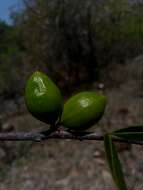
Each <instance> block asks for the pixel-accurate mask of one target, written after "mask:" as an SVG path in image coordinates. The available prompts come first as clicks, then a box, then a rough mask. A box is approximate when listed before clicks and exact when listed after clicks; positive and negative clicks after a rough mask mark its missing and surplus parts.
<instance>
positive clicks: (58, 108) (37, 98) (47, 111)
mask: <svg viewBox="0 0 143 190" xmlns="http://www.w3.org/2000/svg"><path fill="white" fill-rule="evenodd" d="M106 101H107V99H106V97H105V96H103V95H102V94H99V93H96V92H87V91H86V92H81V93H78V94H76V95H75V96H73V97H71V98H70V99H69V100H68V101H67V102H66V103H65V104H63V98H62V95H61V92H60V90H59V89H58V87H57V86H56V85H55V83H54V82H53V81H52V80H51V79H50V78H49V77H48V76H47V75H45V74H44V73H42V72H39V71H36V72H34V73H33V74H32V76H30V78H29V79H28V81H27V84H26V89H25V102H26V105H27V108H28V110H29V111H30V113H31V114H32V115H33V116H34V117H36V118H37V119H39V120H40V121H43V122H45V123H47V124H50V125H51V126H52V125H55V124H56V123H61V124H62V125H63V126H64V127H66V128H68V129H70V130H85V129H88V128H89V127H91V126H92V125H93V124H95V123H96V122H97V121H99V119H100V118H101V117H102V115H103V113H104V110H105V106H106Z"/></svg>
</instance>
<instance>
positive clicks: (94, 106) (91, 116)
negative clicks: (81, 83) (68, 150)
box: [61, 92, 107, 130]
mask: <svg viewBox="0 0 143 190" xmlns="http://www.w3.org/2000/svg"><path fill="white" fill-rule="evenodd" d="M106 102H107V98H106V97H105V96H103V95H102V94H99V93H96V92H81V93H78V94H76V95H75V96H73V97H71V98H70V99H69V100H68V101H67V102H66V103H65V105H64V109H63V113H62V117H61V122H62V124H63V125H64V126H65V127H67V128H68V129H71V130H85V129H87V128H89V127H91V126H92V125H93V124H95V123H96V122H98V121H99V119H100V118H101V117H102V115H103V113H104V110H105V106H106Z"/></svg>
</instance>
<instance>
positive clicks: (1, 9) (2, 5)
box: [0, 0, 21, 23]
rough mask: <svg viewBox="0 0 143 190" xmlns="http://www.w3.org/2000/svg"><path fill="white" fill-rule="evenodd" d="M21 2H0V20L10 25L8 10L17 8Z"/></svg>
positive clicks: (18, 0) (5, 0) (14, 0)
mask: <svg viewBox="0 0 143 190" xmlns="http://www.w3.org/2000/svg"><path fill="white" fill-rule="evenodd" d="M20 1H21V0H0V19H2V20H4V21H6V22H7V23H10V22H11V21H10V17H9V14H10V8H13V7H15V8H18V7H19V6H20Z"/></svg>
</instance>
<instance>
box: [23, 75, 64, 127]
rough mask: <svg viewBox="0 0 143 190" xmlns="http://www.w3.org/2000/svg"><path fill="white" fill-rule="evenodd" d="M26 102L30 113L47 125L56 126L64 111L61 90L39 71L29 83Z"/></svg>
mask: <svg viewBox="0 0 143 190" xmlns="http://www.w3.org/2000/svg"><path fill="white" fill-rule="evenodd" d="M25 102H26V106H27V108H28V110H29V112H30V113H31V114H32V115H33V116H34V117H36V118H37V119H39V120H41V121H43V122H45V123H47V124H54V123H55V122H56V121H57V120H58V118H59V117H60V116H61V113H62V109H63V99H62V95H61V93H60V90H59V89H58V87H57V86H56V85H55V83H54V82H53V81H52V80H51V79H50V78H49V77H48V76H47V75H46V74H44V73H42V72H39V71H36V72H34V73H33V74H32V75H31V76H30V78H29V79H28V81H27V84H26V88H25Z"/></svg>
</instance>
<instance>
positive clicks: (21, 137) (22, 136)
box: [0, 130, 143, 145]
mask: <svg viewBox="0 0 143 190" xmlns="http://www.w3.org/2000/svg"><path fill="white" fill-rule="evenodd" d="M48 139H74V140H80V141H83V140H95V141H103V140H104V136H103V135H100V134H98V133H95V132H93V133H92V132H82V133H75V132H74V133H73V132H69V131H64V130H57V131H53V132H49V131H41V132H10V133H0V141H36V142H40V141H44V140H48ZM113 141H116V142H121V143H129V144H137V145H143V141H133V140H126V139H120V138H117V137H114V136H113Z"/></svg>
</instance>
